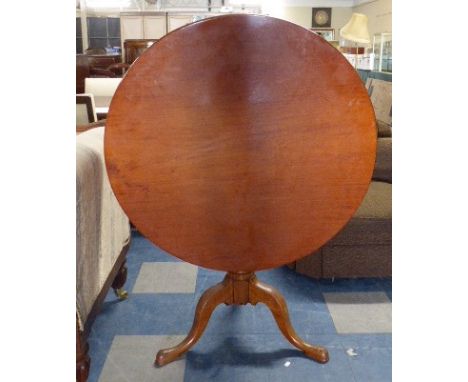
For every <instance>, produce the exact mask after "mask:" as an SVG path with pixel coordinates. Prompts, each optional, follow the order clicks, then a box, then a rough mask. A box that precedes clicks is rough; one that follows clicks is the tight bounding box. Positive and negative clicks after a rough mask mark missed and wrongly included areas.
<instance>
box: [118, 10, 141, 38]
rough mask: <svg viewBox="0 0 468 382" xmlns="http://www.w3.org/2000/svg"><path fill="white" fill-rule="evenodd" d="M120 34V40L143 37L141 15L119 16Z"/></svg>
mask: <svg viewBox="0 0 468 382" xmlns="http://www.w3.org/2000/svg"><path fill="white" fill-rule="evenodd" d="M120 36H121V39H122V41H125V40H133V39H141V38H145V37H144V36H145V35H144V28H143V16H127V15H125V16H120Z"/></svg>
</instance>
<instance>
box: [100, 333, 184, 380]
mask: <svg viewBox="0 0 468 382" xmlns="http://www.w3.org/2000/svg"><path fill="white" fill-rule="evenodd" d="M183 338H184V336H115V338H114V341H113V342H112V346H111V348H110V350H109V353H108V355H107V358H106V361H105V363H104V367H103V369H102V372H101V375H100V377H99V382H136V381H138V382H158V381H164V382H166V381H171V382H183V380H184V373H185V359H179V360H177V361H174V362H171V363H170V364H168V365H166V366H164V367H162V368H157V367H155V366H154V365H153V362H154V358H155V355H156V353H157V352H158V350H159V349H161V348H165V347H170V346H173V345H176V344H177V343H179V342H180V341H181V340H182V339H183Z"/></svg>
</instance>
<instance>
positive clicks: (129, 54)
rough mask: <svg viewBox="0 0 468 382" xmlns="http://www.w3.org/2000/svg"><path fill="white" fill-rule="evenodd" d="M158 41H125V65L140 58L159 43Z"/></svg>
mask: <svg viewBox="0 0 468 382" xmlns="http://www.w3.org/2000/svg"><path fill="white" fill-rule="evenodd" d="M157 41H158V39H135V40H125V41H124V51H125V63H126V64H128V65H131V64H133V62H134V61H135V60H136V59H137V58H138V57H140V55H141V54H142V53H143V52H144V51H145V50H146V49H148V48H149V47H150V46H151V45H153V44H154V43H155V42H157Z"/></svg>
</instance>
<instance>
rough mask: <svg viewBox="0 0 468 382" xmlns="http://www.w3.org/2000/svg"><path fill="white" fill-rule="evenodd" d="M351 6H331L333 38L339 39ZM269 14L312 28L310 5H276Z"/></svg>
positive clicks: (349, 16) (350, 12)
mask: <svg viewBox="0 0 468 382" xmlns="http://www.w3.org/2000/svg"><path fill="white" fill-rule="evenodd" d="M351 14H352V9H351V7H335V8H332V20H331V27H332V28H334V29H335V39H336V40H338V39H339V30H340V28H342V27H343V26H344V25H345V24H346V23H347V22H348V20H349V19H350V18H351ZM270 15H271V16H274V17H278V18H280V19H283V20H287V21H290V22H292V23H295V24H298V25H300V26H302V27H304V28H307V29H310V28H312V7H278V8H277V9H275V10H274V12H271V13H270Z"/></svg>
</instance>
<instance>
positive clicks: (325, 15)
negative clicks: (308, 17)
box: [312, 8, 332, 28]
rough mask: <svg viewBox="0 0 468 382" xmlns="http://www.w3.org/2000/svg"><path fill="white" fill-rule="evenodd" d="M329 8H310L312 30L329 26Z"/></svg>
mask: <svg viewBox="0 0 468 382" xmlns="http://www.w3.org/2000/svg"><path fill="white" fill-rule="evenodd" d="M331 11H332V10H331V8H312V28H323V27H327V28H329V27H330V26H331Z"/></svg>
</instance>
